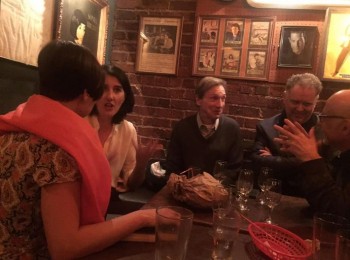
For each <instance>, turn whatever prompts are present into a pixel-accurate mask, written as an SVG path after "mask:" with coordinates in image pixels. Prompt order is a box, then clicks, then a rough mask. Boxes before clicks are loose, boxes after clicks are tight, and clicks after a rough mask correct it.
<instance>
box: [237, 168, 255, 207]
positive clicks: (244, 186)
mask: <svg viewBox="0 0 350 260" xmlns="http://www.w3.org/2000/svg"><path fill="white" fill-rule="evenodd" d="M253 185H254V174H253V171H251V170H248V169H243V170H241V171H240V173H239V176H238V180H237V183H236V187H237V192H238V194H239V198H238V200H239V209H240V210H241V211H245V210H248V206H247V201H248V195H249V193H250V192H251V191H252V190H253Z"/></svg>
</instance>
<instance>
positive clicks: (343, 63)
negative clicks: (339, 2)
mask: <svg viewBox="0 0 350 260" xmlns="http://www.w3.org/2000/svg"><path fill="white" fill-rule="evenodd" d="M326 26H327V33H326V35H325V47H324V52H323V58H322V70H321V78H322V79H324V80H328V81H341V82H350V57H349V56H350V9H348V8H342V9H333V8H329V9H328V10H327V15H326Z"/></svg>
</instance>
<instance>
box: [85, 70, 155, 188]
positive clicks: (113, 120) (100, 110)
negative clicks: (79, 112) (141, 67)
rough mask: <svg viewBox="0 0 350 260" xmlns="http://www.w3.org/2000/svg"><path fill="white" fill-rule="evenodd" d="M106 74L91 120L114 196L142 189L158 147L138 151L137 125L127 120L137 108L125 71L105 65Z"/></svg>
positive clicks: (143, 148) (148, 147)
mask: <svg viewBox="0 0 350 260" xmlns="http://www.w3.org/2000/svg"><path fill="white" fill-rule="evenodd" d="M103 69H104V71H105V72H106V77H105V85H104V91H103V95H102V97H101V98H100V99H99V100H98V101H97V103H96V105H95V107H94V109H93V110H92V112H91V114H90V116H89V117H88V120H89V122H90V124H91V125H92V126H93V127H94V128H95V129H96V130H97V132H98V135H99V138H100V141H101V143H102V145H103V149H104V151H105V154H106V156H107V159H108V161H109V164H110V167H111V171H112V194H113V193H114V191H117V192H125V191H129V190H133V189H135V188H137V187H138V186H140V185H141V184H142V182H143V180H144V177H145V170H144V169H145V166H146V163H147V161H148V158H149V155H150V154H151V153H152V151H153V150H154V148H155V146H154V145H153V146H152V145H150V146H147V147H141V146H140V148H138V146H139V145H138V140H137V133H136V129H135V127H134V125H133V124H132V123H131V122H129V121H127V120H126V119H125V117H126V115H127V114H128V113H131V112H132V110H133V107H134V94H133V91H132V88H131V86H130V82H129V80H128V77H127V75H126V74H125V72H124V71H123V70H121V69H119V68H118V67H115V66H106V65H104V66H103Z"/></svg>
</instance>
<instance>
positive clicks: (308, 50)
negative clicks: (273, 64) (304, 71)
mask: <svg viewBox="0 0 350 260" xmlns="http://www.w3.org/2000/svg"><path fill="white" fill-rule="evenodd" d="M317 37H318V31H317V27H316V26H282V27H281V36H280V44H279V52H278V62H277V66H278V67H297V68H312V63H313V57H314V46H315V43H316V42H317V41H316V39H317Z"/></svg>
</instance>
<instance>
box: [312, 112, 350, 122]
mask: <svg viewBox="0 0 350 260" xmlns="http://www.w3.org/2000/svg"><path fill="white" fill-rule="evenodd" d="M316 116H317V118H318V121H319V122H321V121H322V120H324V119H327V118H329V119H343V120H346V119H350V118H347V117H344V116H336V115H323V114H321V113H319V114H316Z"/></svg>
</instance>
